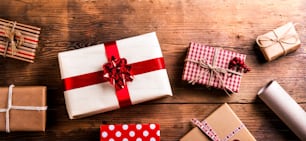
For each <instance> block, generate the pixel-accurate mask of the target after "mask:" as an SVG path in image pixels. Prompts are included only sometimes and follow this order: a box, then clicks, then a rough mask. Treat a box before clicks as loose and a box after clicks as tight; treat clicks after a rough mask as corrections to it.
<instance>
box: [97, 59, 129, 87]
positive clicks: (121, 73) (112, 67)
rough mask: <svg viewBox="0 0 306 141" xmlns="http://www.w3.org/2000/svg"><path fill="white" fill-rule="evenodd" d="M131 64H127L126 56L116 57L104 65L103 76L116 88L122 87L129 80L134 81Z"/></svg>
mask: <svg viewBox="0 0 306 141" xmlns="http://www.w3.org/2000/svg"><path fill="white" fill-rule="evenodd" d="M131 68H132V67H131V65H128V64H127V61H126V59H125V58H120V59H118V58H115V57H114V56H112V58H111V61H110V62H108V63H105V64H104V65H103V78H104V79H106V80H108V81H109V82H110V83H111V84H112V85H114V86H115V87H116V89H122V88H124V86H125V85H126V82H127V81H133V79H134V78H133V75H132V73H131Z"/></svg>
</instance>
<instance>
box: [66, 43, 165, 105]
mask: <svg viewBox="0 0 306 141" xmlns="http://www.w3.org/2000/svg"><path fill="white" fill-rule="evenodd" d="M104 46H105V52H106V57H107V59H108V61H109V62H110V61H111V60H112V57H115V58H120V55H119V51H118V47H117V44H116V42H109V43H105V44H104ZM102 65H103V64H101V67H102ZM129 65H130V66H131V73H132V74H133V75H138V74H143V73H148V72H151V71H156V70H161V69H165V63H164V58H162V57H161V58H155V59H150V60H145V61H141V62H136V63H132V64H129ZM107 81H108V80H107V79H105V78H104V77H103V71H97V72H93V73H87V74H82V75H78V76H74V77H69V78H65V79H64V84H65V90H71V89H76V88H81V87H86V86H89V85H94V84H98V83H103V82H107ZM115 89H116V96H117V99H118V102H119V106H120V107H126V106H129V105H131V104H132V102H131V100H130V95H129V90H128V87H127V86H126V84H125V86H123V88H120V89H119V88H116V87H115Z"/></svg>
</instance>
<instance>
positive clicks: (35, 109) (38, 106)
mask: <svg viewBox="0 0 306 141" xmlns="http://www.w3.org/2000/svg"><path fill="white" fill-rule="evenodd" d="M13 87H14V86H13V85H11V86H10V87H0V131H6V132H10V131H45V127H46V109H47V107H46V87H45V86H17V87H14V88H13ZM9 91H11V92H12V93H11V99H10V101H11V104H9V103H10V102H9V95H10V94H9ZM10 105H11V106H10ZM8 107H10V110H9V111H6V110H7V109H8ZM7 112H8V113H9V114H8V115H7ZM6 116H8V117H6ZM7 119H8V120H7Z"/></svg>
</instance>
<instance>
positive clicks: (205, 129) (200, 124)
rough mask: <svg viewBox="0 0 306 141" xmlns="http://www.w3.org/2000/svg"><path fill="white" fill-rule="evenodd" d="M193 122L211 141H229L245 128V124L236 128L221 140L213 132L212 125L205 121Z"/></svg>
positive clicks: (195, 120)
mask: <svg viewBox="0 0 306 141" xmlns="http://www.w3.org/2000/svg"><path fill="white" fill-rule="evenodd" d="M191 122H192V123H193V124H194V125H195V126H197V127H198V128H200V130H201V131H202V132H203V133H204V134H206V135H207V136H208V137H209V138H210V139H211V140H213V141H228V140H229V139H230V138H231V137H233V136H234V135H235V134H236V133H238V132H239V131H240V130H241V129H242V128H244V127H245V126H244V124H243V123H241V124H240V125H239V126H238V127H237V128H235V129H234V130H233V131H232V132H230V133H229V134H228V135H227V136H225V138H224V139H220V137H218V135H217V133H216V132H215V131H214V130H213V128H212V127H210V125H209V124H208V123H207V122H206V121H205V120H203V121H202V122H201V121H199V120H197V119H194V118H193V119H191Z"/></svg>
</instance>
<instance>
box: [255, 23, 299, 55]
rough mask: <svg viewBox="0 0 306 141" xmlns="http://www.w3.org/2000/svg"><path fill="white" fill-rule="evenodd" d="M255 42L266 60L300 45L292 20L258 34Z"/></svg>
mask: <svg viewBox="0 0 306 141" xmlns="http://www.w3.org/2000/svg"><path fill="white" fill-rule="evenodd" d="M256 42H257V44H258V46H259V48H260V51H261V52H262V54H263V55H264V57H265V59H266V60H267V61H272V60H275V59H276V58H279V57H281V56H284V55H286V54H288V53H290V52H293V51H296V50H297V49H298V48H299V47H300V46H301V41H300V39H299V35H298V33H297V32H296V30H295V25H294V24H293V23H292V22H289V23H287V24H285V25H283V26H281V27H278V28H276V29H274V30H273V31H270V32H268V33H266V34H263V35H260V36H258V37H257V39H256Z"/></svg>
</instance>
